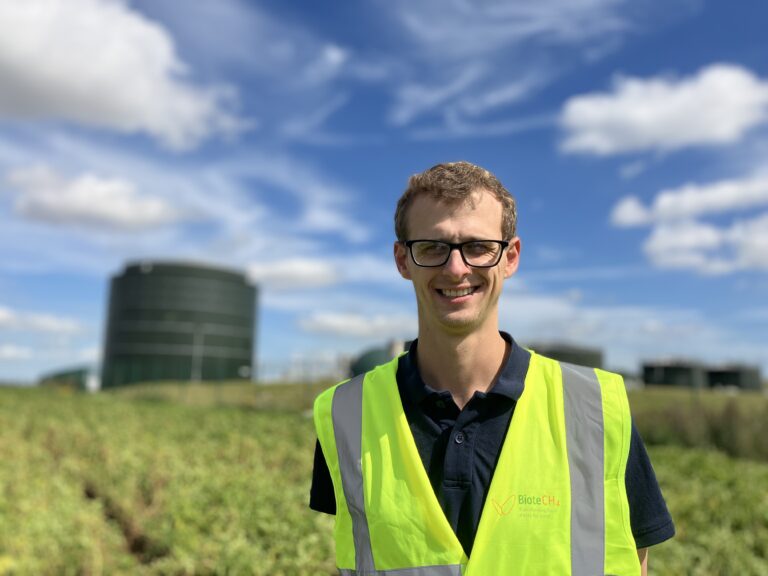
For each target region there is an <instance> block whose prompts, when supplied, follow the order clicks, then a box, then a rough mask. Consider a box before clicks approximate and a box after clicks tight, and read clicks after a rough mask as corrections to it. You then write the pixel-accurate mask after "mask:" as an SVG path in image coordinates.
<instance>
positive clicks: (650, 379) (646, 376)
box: [643, 360, 762, 390]
mask: <svg viewBox="0 0 768 576" xmlns="http://www.w3.org/2000/svg"><path fill="white" fill-rule="evenodd" d="M643 381H644V382H645V383H646V384H650V385H654V386H683V387H687V388H739V389H742V390H760V389H762V379H761V374H760V369H759V368H758V367H756V366H746V365H742V364H728V365H722V366H709V365H706V364H702V363H700V362H695V361H687V360H664V361H654V362H645V363H643Z"/></svg>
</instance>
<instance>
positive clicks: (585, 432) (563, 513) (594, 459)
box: [314, 353, 640, 576]
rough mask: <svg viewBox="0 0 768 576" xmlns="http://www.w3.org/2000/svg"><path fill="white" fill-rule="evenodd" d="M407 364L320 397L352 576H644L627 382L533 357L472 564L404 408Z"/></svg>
mask: <svg viewBox="0 0 768 576" xmlns="http://www.w3.org/2000/svg"><path fill="white" fill-rule="evenodd" d="M396 373H397V358H395V359H394V360H393V361H391V362H389V363H387V364H384V365H382V366H379V367H377V368H375V369H374V370H372V371H370V372H368V373H366V374H364V375H361V376H358V377H356V378H353V379H351V380H348V381H346V382H342V383H341V384H338V385H337V386H335V387H333V388H330V389H329V390H326V391H325V392H323V393H322V394H321V395H320V396H318V398H317V400H316V401H315V408H314V416H315V427H316V429H317V435H318V438H319V440H320V445H321V447H322V450H323V454H324V455H325V459H326V461H327V463H328V469H329V470H330V473H331V478H332V479H333V487H334V493H335V496H336V524H335V539H336V564H337V566H338V568H339V570H340V573H341V574H342V575H343V576H349V575H374V574H375V575H388V576H462V575H463V576H492V575H495V574H499V575H504V576H508V575H510V576H515V575H520V576H604V575H615V576H639V575H640V563H639V561H638V557H637V551H636V548H635V541H634V538H633V537H632V532H631V529H630V522H629V504H628V502H627V495H626V489H625V481H624V473H625V469H626V464H627V458H628V455H629V442H630V434H631V418H630V413H629V404H628V401H627V395H626V391H625V388H624V382H623V380H622V378H621V376H619V375H617V374H612V373H610V372H605V371H603V370H598V369H591V368H583V367H580V366H575V365H572V364H566V363H559V362H556V361H555V360H551V359H549V358H545V357H543V356H540V355H538V354H535V353H532V354H531V361H530V365H529V368H528V374H527V376H526V379H525V387H524V390H523V394H522V396H521V397H520V399H519V400H518V402H517V405H516V407H515V411H514V414H513V417H512V420H511V422H510V425H509V429H508V431H507V435H506V438H505V440H504V444H503V446H502V449H501V454H500V456H499V460H498V463H497V465H496V469H495V472H494V474H493V479H492V481H491V486H490V489H489V491H488V496H487V499H486V502H485V505H484V508H483V511H482V515H481V518H480V523H479V525H478V529H477V534H476V537H475V542H474V546H473V548H472V553H471V557H469V558H468V557H467V555H466V554H465V553H464V550H463V548H462V546H461V544H460V542H459V540H458V538H457V537H456V534H455V533H454V532H453V529H452V528H451V526H450V524H449V523H448V520H447V519H446V517H445V514H444V513H443V510H442V508H441V507H440V504H439V502H438V500H437V497H436V496H435V493H434V491H433V489H432V486H431V484H430V481H429V477H428V476H427V472H426V470H425V469H424V465H423V464H422V461H421V458H420V456H419V453H418V449H417V447H416V442H415V441H414V439H413V434H412V433H411V430H410V427H409V425H408V421H407V419H406V417H405V412H404V411H403V406H402V402H401V401H400V395H399V392H398V388H397V381H396Z"/></svg>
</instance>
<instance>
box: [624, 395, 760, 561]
mask: <svg viewBox="0 0 768 576" xmlns="http://www.w3.org/2000/svg"><path fill="white" fill-rule="evenodd" d="M629 401H630V404H631V406H632V417H633V418H634V420H635V422H636V423H637V427H638V428H639V430H640V433H641V435H642V436H643V439H644V440H645V442H646V443H647V444H650V445H671V444H672V445H677V446H688V447H700V448H716V449H718V450H720V451H722V452H725V453H726V454H728V455H730V456H735V457H739V458H751V459H755V460H763V461H766V462H768V441H766V439H768V396H766V395H765V394H762V393H760V392H742V393H733V392H730V393H728V392H725V391H716V390H690V389H685V388H666V387H655V388H646V389H644V390H637V391H633V392H631V393H630V395H629ZM766 572H768V570H767V571H766Z"/></svg>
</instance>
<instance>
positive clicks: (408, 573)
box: [339, 564, 461, 576]
mask: <svg viewBox="0 0 768 576" xmlns="http://www.w3.org/2000/svg"><path fill="white" fill-rule="evenodd" d="M339 574H341V576H461V565H460V564H455V565H454V564H446V565H444V566H419V567H418V568H400V569H398V570H374V571H373V572H356V571H355V570H339Z"/></svg>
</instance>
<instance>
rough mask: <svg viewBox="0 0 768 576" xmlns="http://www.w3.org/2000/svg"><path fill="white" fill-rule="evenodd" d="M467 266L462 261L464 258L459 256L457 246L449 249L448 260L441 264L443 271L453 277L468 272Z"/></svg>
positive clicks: (459, 252) (461, 275)
mask: <svg viewBox="0 0 768 576" xmlns="http://www.w3.org/2000/svg"><path fill="white" fill-rule="evenodd" d="M470 271H471V270H470V268H469V266H467V264H466V263H465V262H464V258H462V257H461V251H460V250H459V249H458V248H454V249H452V250H451V253H450V254H448V261H447V262H446V263H445V264H443V272H444V273H447V274H449V275H450V276H453V277H458V278H460V277H463V276H465V275H466V274H467V273H468V272H470Z"/></svg>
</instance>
